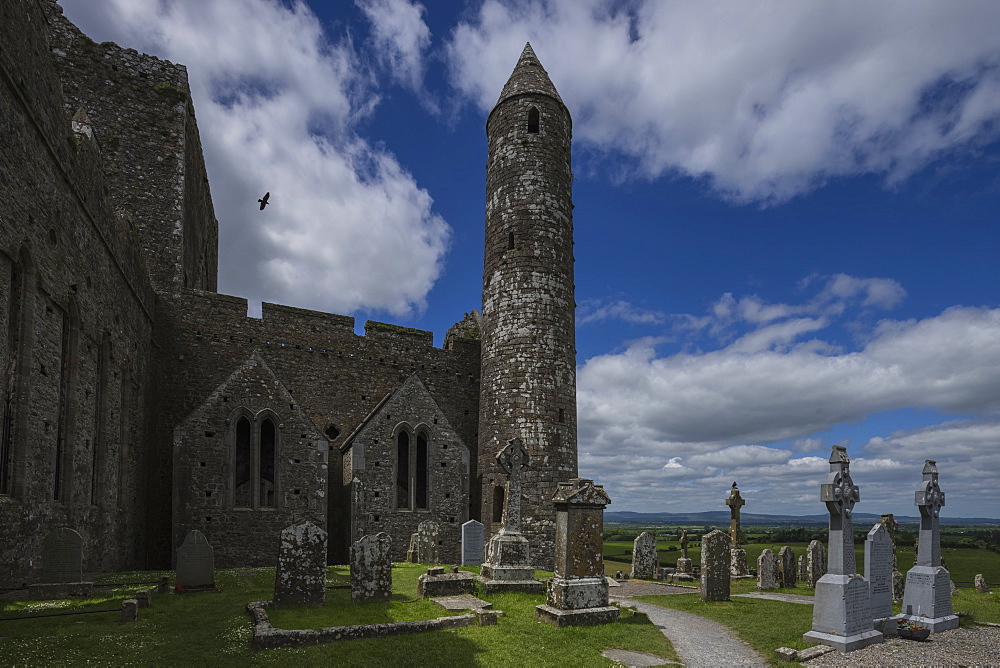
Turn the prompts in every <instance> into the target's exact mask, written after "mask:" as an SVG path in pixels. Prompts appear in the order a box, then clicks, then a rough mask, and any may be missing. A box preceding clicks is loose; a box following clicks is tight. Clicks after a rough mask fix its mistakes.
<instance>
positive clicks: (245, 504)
mask: <svg viewBox="0 0 1000 668" xmlns="http://www.w3.org/2000/svg"><path fill="white" fill-rule="evenodd" d="M250 450H251V444H250V420H248V419H246V418H245V417H241V418H240V419H239V421H237V423H236V475H235V478H234V479H233V484H234V486H235V488H234V496H233V505H234V506H236V507H237V508H249V507H250V459H251V455H250Z"/></svg>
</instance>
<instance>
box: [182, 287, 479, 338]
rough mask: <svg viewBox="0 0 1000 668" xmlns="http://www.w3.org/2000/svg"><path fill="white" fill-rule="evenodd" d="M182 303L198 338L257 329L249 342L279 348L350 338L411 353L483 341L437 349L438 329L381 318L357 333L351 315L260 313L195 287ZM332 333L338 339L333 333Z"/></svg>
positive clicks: (270, 308) (287, 309) (286, 310)
mask: <svg viewBox="0 0 1000 668" xmlns="http://www.w3.org/2000/svg"><path fill="white" fill-rule="evenodd" d="M178 305H179V306H180V317H181V318H182V319H183V320H185V321H187V323H188V324H189V325H190V326H192V327H195V329H194V332H195V333H196V336H198V337H202V338H213V339H218V338H219V337H220V336H222V337H224V338H227V339H230V340H233V341H235V340H236V337H237V336H239V335H242V334H243V333H246V332H249V331H250V330H253V331H255V332H257V333H258V335H259V336H258V339H257V340H255V341H250V340H249V339H248V340H247V341H246V343H254V344H258V345H262V346H264V347H272V346H273V347H275V348H279V349H280V348H286V347H287V348H291V349H295V350H306V351H308V352H320V353H323V354H327V353H330V352H333V353H334V354H337V352H340V353H341V354H343V348H344V344H345V343H348V344H349V343H350V342H358V343H361V342H366V341H367V342H370V343H373V344H377V345H379V346H384V347H392V348H396V347H399V346H402V350H404V351H406V352H419V351H420V350H451V349H456V348H458V349H461V350H471V349H472V347H474V348H475V349H476V350H478V345H479V341H478V340H474V339H457V340H454V341H452V342H451V343H450V344H449V345H446V346H445V347H444V348H436V347H435V346H434V333H433V332H430V331H427V330H422V329H415V328H413V327H404V326H402V325H394V324H392V323H386V322H379V321H377V320H368V321H366V322H365V333H364V335H358V334H355V333H354V327H355V322H356V320H355V318H353V317H351V316H347V315H339V314H336V313H326V312H323V311H314V310H311V309H305V308H297V307H294V306H285V305H282V304H272V303H269V302H264V303H263V304H262V305H261V317H260V318H254V317H251V316H248V315H247V311H248V307H249V302H248V301H247V300H246V299H244V298H243V297H234V296H232V295H225V294H221V293H217V292H207V291H204V290H194V289H190V288H187V289H184V290H182V291H181V300H180V302H179V304H178ZM210 330H211V331H210ZM331 335H332V336H333V337H334V338H333V341H331V339H330V338H329V337H330V336H331ZM261 337H262V338H261Z"/></svg>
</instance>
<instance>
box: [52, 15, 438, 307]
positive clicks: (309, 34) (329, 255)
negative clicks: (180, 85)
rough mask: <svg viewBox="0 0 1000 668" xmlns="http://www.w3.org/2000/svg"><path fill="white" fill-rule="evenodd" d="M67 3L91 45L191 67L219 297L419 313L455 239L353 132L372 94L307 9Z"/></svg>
mask: <svg viewBox="0 0 1000 668" xmlns="http://www.w3.org/2000/svg"><path fill="white" fill-rule="evenodd" d="M378 4H379V3H374V5H373V6H375V5H378ZM63 5H64V7H65V9H66V14H67V16H68V17H69V18H70V19H71V20H74V21H75V22H76V23H77V24H78V25H79V26H80V27H81V29H82V30H84V32H86V33H88V34H89V35H91V36H92V37H95V38H96V39H98V40H107V39H110V40H114V41H116V42H118V43H119V44H121V45H123V46H126V47H132V48H136V49H138V50H141V51H145V52H148V53H153V54H156V55H158V56H160V57H163V58H167V59H169V60H172V61H174V62H179V63H183V64H185V65H187V67H188V74H189V77H190V84H191V89H192V95H193V98H194V103H195V107H196V109H197V114H198V122H199V127H200V130H201V137H202V143H203V145H204V150H205V157H206V163H207V167H208V172H209V178H210V179H211V184H212V194H213V199H214V202H215V211H216V215H217V217H218V218H219V224H220V236H221V243H220V254H221V257H220V272H219V273H220V276H219V288H220V291H222V292H227V293H230V294H237V295H246V296H250V297H254V296H256V297H261V298H263V299H264V300H267V301H275V302H280V303H285V304H291V305H295V306H303V307H308V308H314V309H319V310H325V311H334V312H342V313H343V312H351V311H353V310H356V309H360V308H365V309H372V310H384V311H388V312H390V313H392V314H395V315H403V314H406V313H407V312H410V311H412V310H414V309H420V308H422V307H423V306H424V299H425V297H426V295H427V293H428V291H429V290H430V289H431V287H432V286H433V284H434V282H435V280H436V279H437V278H438V276H439V275H440V273H441V262H442V258H443V256H444V253H445V252H446V250H447V247H448V243H449V237H450V228H449V227H448V225H447V224H446V223H445V221H444V220H443V219H442V218H441V217H440V216H438V215H436V214H435V213H434V211H433V208H432V204H433V203H432V200H431V198H430V196H429V195H428V194H427V192H426V191H425V190H423V189H421V188H420V187H418V185H417V184H416V183H415V181H414V179H413V177H412V176H411V175H410V174H409V173H407V171H406V170H405V169H403V168H402V167H401V166H400V164H399V163H398V161H397V160H396V158H395V157H394V156H393V155H391V154H390V153H388V152H386V151H385V150H383V149H380V148H377V147H375V146H373V145H371V144H370V143H368V142H367V141H366V140H364V139H363V138H362V137H360V136H359V135H358V134H357V132H356V131H355V127H356V124H357V122H358V121H359V120H360V119H362V118H364V117H365V116H366V115H368V114H369V113H370V112H371V110H372V109H373V108H374V106H375V105H377V104H378V96H377V94H376V93H375V91H374V90H373V89H372V88H371V85H372V84H371V82H370V80H369V78H368V77H367V75H365V73H364V71H363V68H362V67H361V66H360V65H359V62H358V59H357V55H356V53H355V51H354V48H353V45H352V44H351V42H350V40H349V38H346V37H345V38H343V39H341V40H340V41H331V40H330V39H329V38H328V36H327V35H325V34H324V32H323V29H322V26H321V25H320V24H319V22H318V21H317V19H316V17H315V16H313V15H312V14H311V13H310V11H309V10H308V8H307V7H306V6H305V5H303V4H301V3H295V4H291V5H286V4H283V3H279V2H275V1H273V0H203V1H199V2H181V1H167V2H147V3H136V2H129V1H128V0H108V1H107V2H101V3H90V2H83V1H82V0H63ZM266 190H267V191H270V192H271V206H270V207H268V208H267V210H266V211H264V212H260V211H258V210H257V204H256V200H257V198H258V197H260V196H261V195H262V194H263V193H264V191H266Z"/></svg>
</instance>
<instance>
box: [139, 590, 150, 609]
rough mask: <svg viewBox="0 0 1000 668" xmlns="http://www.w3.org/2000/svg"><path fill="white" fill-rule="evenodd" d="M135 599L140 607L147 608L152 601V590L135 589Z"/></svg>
mask: <svg viewBox="0 0 1000 668" xmlns="http://www.w3.org/2000/svg"><path fill="white" fill-rule="evenodd" d="M135 600H136V601H138V603H139V607H140V608H148V607H149V606H150V605H151V604H152V602H153V590H152V589H136V590H135Z"/></svg>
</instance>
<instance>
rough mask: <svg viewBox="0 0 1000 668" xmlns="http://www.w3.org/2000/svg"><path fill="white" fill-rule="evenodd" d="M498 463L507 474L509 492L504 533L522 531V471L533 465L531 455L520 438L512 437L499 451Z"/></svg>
mask: <svg viewBox="0 0 1000 668" xmlns="http://www.w3.org/2000/svg"><path fill="white" fill-rule="evenodd" d="M497 463H498V464H499V465H500V468H502V469H503V470H504V472H505V473H506V474H507V494H506V495H505V497H504V502H503V528H501V529H500V532H501V533H504V534H520V533H521V471H523V470H524V469H526V468H528V467H529V466H530V465H531V456H530V455H529V454H528V451H527V450H526V449H525V447H524V443H523V442H522V441H521V439H520V438H512V439H510V440H509V441H507V445H505V446H504V447H502V448H500V452H498V453H497Z"/></svg>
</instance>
